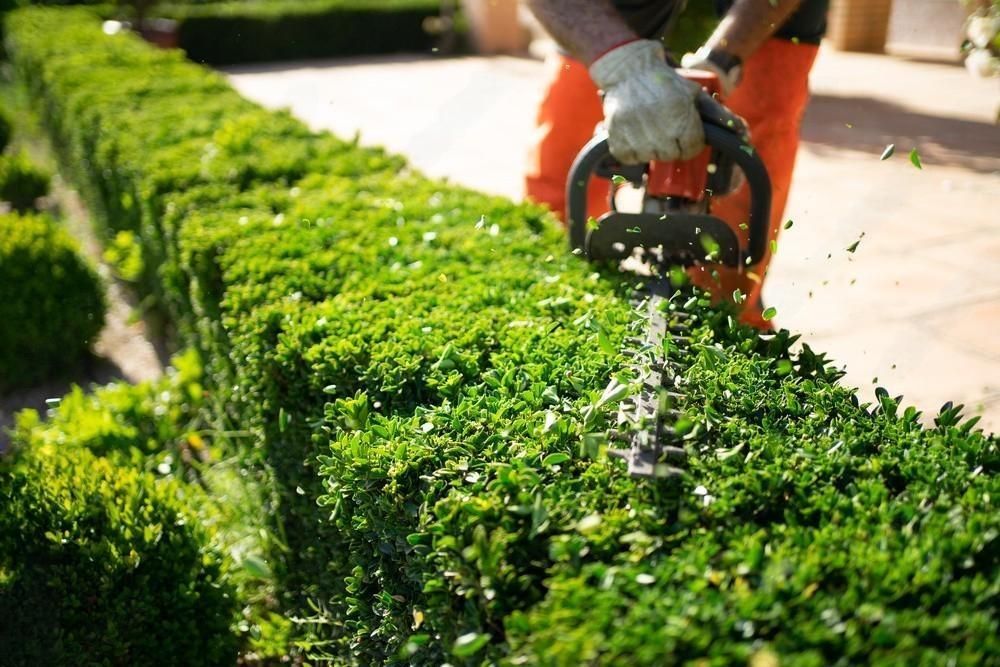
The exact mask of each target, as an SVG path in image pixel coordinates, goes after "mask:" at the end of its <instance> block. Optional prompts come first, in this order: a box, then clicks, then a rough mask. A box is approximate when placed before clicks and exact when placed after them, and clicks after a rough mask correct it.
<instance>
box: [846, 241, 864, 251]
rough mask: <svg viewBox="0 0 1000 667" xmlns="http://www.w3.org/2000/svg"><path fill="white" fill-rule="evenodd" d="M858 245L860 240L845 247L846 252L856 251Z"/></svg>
mask: <svg viewBox="0 0 1000 667" xmlns="http://www.w3.org/2000/svg"><path fill="white" fill-rule="evenodd" d="M860 243H861V239H858V240H857V241H855V242H854V243H852V244H851V245H849V246H847V252H854V251H855V250H857V249H858V244H860Z"/></svg>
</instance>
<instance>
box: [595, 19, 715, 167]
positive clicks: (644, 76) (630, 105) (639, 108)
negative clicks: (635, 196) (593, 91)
mask: <svg viewBox="0 0 1000 667" xmlns="http://www.w3.org/2000/svg"><path fill="white" fill-rule="evenodd" d="M590 78H591V79H593V80H594V83H596V84H597V87H598V88H600V89H601V90H603V91H604V122H605V125H606V127H607V131H608V148H610V150H611V154H612V155H614V156H615V157H616V158H617V159H618V160H620V161H621V162H622V163H623V164H639V163H642V162H650V161H652V160H660V161H664V162H668V161H671V160H688V159H690V158H693V157H694V156H696V155H697V154H698V153H700V152H701V150H702V149H703V148H704V147H705V132H704V129H703V128H702V125H701V118H700V117H699V116H698V111H697V109H696V108H695V104H694V100H695V98H696V97H697V95H698V92H699V91H700V90H701V87H700V86H698V84H696V83H694V82H691V81H687V80H686V79H684V78H682V77H681V76H680V75H679V74H677V72H675V71H674V69H673V68H672V67H670V66H669V65H668V64H667V62H666V58H665V55H664V53H663V47H662V46H661V45H660V43H659V42H656V41H653V40H651V39H640V40H637V41H634V42H629V43H628V44H625V45H623V46H619V47H617V48H615V49H612V50H611V51H608V52H607V53H605V54H604V55H603V56H601V57H600V58H598V59H597V60H596V61H594V64H593V65H591V66H590Z"/></svg>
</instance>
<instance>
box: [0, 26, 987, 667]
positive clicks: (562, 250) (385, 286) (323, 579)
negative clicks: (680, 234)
mask: <svg viewBox="0 0 1000 667" xmlns="http://www.w3.org/2000/svg"><path fill="white" fill-rule="evenodd" d="M8 41H9V50H10V53H11V54H12V55H13V58H14V62H15V66H16V69H17V71H18V73H19V75H20V76H21V77H22V79H23V80H24V81H25V82H26V83H27V84H28V85H29V87H30V88H31V91H32V94H33V96H34V99H35V100H36V102H37V104H38V106H39V108H40V109H41V110H42V112H43V115H44V117H45V121H46V125H47V127H48V129H49V131H50V133H51V136H52V139H53V144H54V145H55V146H56V147H57V148H58V149H59V150H60V152H61V158H62V162H63V165H64V168H65V171H66V173H67V174H68V175H70V176H71V177H72V178H73V180H74V181H75V182H76V183H77V184H78V186H79V187H80V189H81V190H82V192H83V193H84V194H85V196H86V198H87V200H88V203H89V205H90V206H91V208H92V210H93V212H94V213H95V214H96V215H98V216H99V217H100V219H101V220H102V224H103V225H104V227H105V228H106V229H107V230H109V231H116V230H122V229H127V230H132V231H135V232H137V233H138V234H139V236H140V238H141V239H142V244H143V250H144V255H145V261H146V264H145V266H146V280H145V284H146V286H147V289H149V290H150V292H151V293H153V294H155V295H156V296H157V297H158V298H159V300H160V303H161V305H162V307H163V308H164V309H165V310H166V311H167V312H168V313H169V315H170V316H171V318H172V320H173V321H174V322H175V324H176V327H177V331H178V339H179V341H180V342H182V343H183V344H184V345H188V346H191V347H193V348H195V349H197V350H198V352H199V354H200V355H201V357H202V358H203V359H204V361H205V366H206V374H207V375H206V384H207V386H208V388H209V393H210V398H209V401H210V402H212V404H213V406H214V407H213V411H212V412H213V415H214V418H215V419H216V420H217V421H218V422H219V424H220V426H223V427H225V426H233V425H238V426H239V428H241V429H249V430H252V431H253V432H254V433H255V434H256V435H257V443H258V444H257V450H256V451H257V453H258V455H259V458H260V462H261V466H263V467H266V468H268V469H270V470H271V471H273V475H274V479H275V482H276V484H277V487H278V489H277V491H278V497H279V498H280V511H279V512H278V513H277V514H276V516H275V521H276V527H277V531H278V532H279V533H280V534H281V535H282V536H283V538H284V542H285V547H286V548H284V549H275V551H274V553H273V554H271V566H272V568H273V569H274V570H275V571H276V573H277V574H278V576H279V579H280V585H281V595H282V596H283V597H282V603H283V605H284V608H285V610H286V612H287V613H288V614H290V615H294V616H296V617H298V618H300V619H311V620H310V621H309V622H306V623H304V624H303V630H304V631H306V632H307V633H308V634H310V635H311V637H312V638H313V639H314V640H316V641H314V643H313V644H312V648H311V649H310V652H312V653H323V652H326V653H329V654H331V655H332V656H334V657H335V659H336V661H337V662H338V663H339V664H352V663H353V664H377V663H393V662H400V663H407V664H410V663H415V664H441V662H443V661H452V662H453V663H458V664H461V663H464V662H468V663H469V664H478V663H479V662H482V661H484V660H486V661H509V662H510V664H560V665H561V664H565V665H576V664H581V663H587V662H599V663H612V664H618V663H621V662H624V661H626V660H627V661H629V662H632V663H635V664H650V665H658V664H665V663H669V662H682V661H686V660H694V659H699V658H708V659H714V660H717V661H720V662H734V661H743V662H745V661H747V660H765V661H767V663H766V664H772V663H773V661H774V660H775V659H778V658H780V660H781V661H782V662H787V663H788V664H831V663H837V662H838V661H841V662H844V663H856V662H878V663H880V664H885V663H895V664H912V663H919V662H922V661H924V662H944V661H947V660H953V661H957V662H959V663H966V664H973V663H976V662H982V661H983V660H984V659H986V656H989V655H995V654H996V653H997V651H1000V645H998V640H997V636H998V629H1000V628H998V622H997V614H996V611H997V609H996V601H997V599H998V593H1000V578H998V577H997V565H998V550H997V537H998V535H1000V512H997V507H996V499H997V498H998V497H1000V485H998V483H997V477H996V472H997V470H996V468H997V466H998V461H1000V458H998V456H997V447H998V443H997V440H996V439H995V438H989V437H986V436H985V435H983V434H982V433H981V432H977V431H975V430H974V426H975V423H974V421H962V419H961V417H960V416H959V414H958V413H959V410H957V409H951V408H949V409H945V410H944V411H942V413H941V414H940V415H939V416H938V418H937V423H936V426H935V428H932V429H925V428H923V427H922V426H921V425H920V423H919V421H918V414H917V413H916V411H915V410H913V409H912V408H907V409H905V410H904V409H902V408H901V406H900V405H899V400H898V399H894V398H891V397H890V396H889V395H888V394H887V393H885V392H880V394H879V395H880V400H879V403H878V405H875V406H867V405H859V402H858V399H857V397H856V394H855V392H854V391H852V390H850V389H847V388H844V387H841V386H839V385H838V384H837V380H838V378H839V375H840V374H839V373H838V372H837V371H836V370H834V369H833V368H831V367H830V366H829V365H828V364H827V362H826V360H825V359H823V358H822V357H821V356H817V355H816V354H814V353H813V352H812V351H811V350H810V349H809V348H808V346H800V348H799V347H797V348H796V349H797V350H798V351H796V352H792V351H791V350H792V345H793V343H794V342H795V340H794V338H792V337H790V336H789V335H788V334H787V333H782V334H779V335H776V336H771V337H760V336H758V335H757V334H756V333H755V332H753V331H751V330H749V329H745V328H742V327H739V326H738V325H735V324H734V323H733V321H732V319H731V318H730V317H729V315H728V314H727V313H726V312H725V311H720V310H715V309H711V308H710V307H709V306H708V303H707V301H706V300H704V299H702V298H700V297H698V296H690V295H685V296H684V297H683V298H682V299H680V300H678V301H677V303H675V304H673V306H672V308H673V309H674V310H675V311H680V312H682V313H683V315H684V317H685V318H693V320H692V327H693V328H692V330H691V334H690V341H689V342H688V343H687V344H685V345H683V346H680V347H677V348H675V349H673V351H672V352H671V354H672V355H674V357H675V359H676V361H677V362H678V364H679V366H680V367H681V368H682V370H683V372H682V380H681V384H680V385H679V389H680V390H681V393H682V394H683V396H684V397H683V399H681V400H680V401H679V403H678V405H677V407H678V408H679V409H681V410H682V411H683V414H684V417H683V420H682V421H683V428H682V427H681V424H680V423H679V424H678V425H677V428H678V429H679V430H682V431H683V432H684V433H686V436H685V438H686V441H687V443H688V448H689V451H690V453H691V461H690V463H689V466H688V475H687V476H686V477H685V478H684V479H683V480H681V481H679V482H676V483H668V482H659V483H651V482H649V481H634V480H631V479H629V478H628V477H627V476H626V474H625V471H624V465H623V464H622V463H621V462H616V461H612V460H609V459H608V458H607V457H606V456H604V455H602V454H601V453H600V451H599V450H598V451H595V450H594V449H593V448H591V447H583V446H582V444H583V443H585V442H586V443H593V442H594V440H595V439H594V438H584V436H585V435H586V434H589V433H601V432H603V431H605V430H606V429H607V427H608V419H609V418H613V416H614V413H615V405H614V404H615V400H613V396H611V395H610V394H612V393H614V392H613V391H610V392H609V391H608V389H609V388H611V389H613V388H614V384H613V383H614V382H616V381H618V380H620V381H621V382H624V383H627V382H629V380H630V377H629V374H628V371H627V366H628V364H627V359H626V358H625V356H624V355H623V354H622V353H621V352H620V350H621V349H622V343H623V340H624V339H625V338H626V336H627V335H628V334H629V333H630V332H632V331H634V330H635V329H636V328H637V327H639V326H641V324H642V316H641V315H640V314H639V313H638V312H636V311H634V310H633V308H632V307H631V306H630V305H629V302H628V300H627V297H628V296H629V295H630V294H631V292H632V289H633V287H634V285H633V284H632V280H631V279H629V278H626V277H624V276H621V275H618V274H616V273H614V272H611V271H604V270H595V268H594V267H592V266H589V265H587V264H586V263H585V262H583V261H581V260H580V259H578V258H576V257H573V256H572V255H570V254H569V253H568V252H567V251H566V247H565V239H564V238H563V236H562V233H561V231H560V230H559V229H558V228H557V227H556V225H555V222H554V219H553V218H551V217H549V216H548V215H547V214H545V213H544V212H543V211H541V210H539V209H536V208H533V207H530V206H521V205H515V204H512V203H510V202H508V201H505V200H502V199H498V198H493V197H487V196H484V195H481V194H478V193H475V192H471V191H468V190H465V189H462V188H459V187H456V186H453V185H450V184H447V183H444V182H441V181H434V180H430V179H427V178H425V177H423V176H422V175H420V174H418V173H416V172H414V171H413V170H412V169H410V168H409V167H407V166H406V164H405V162H404V161H403V160H402V159H400V158H398V157H395V156H391V155H387V154H385V153H384V152H382V151H379V150H376V149H369V148H362V147H359V146H357V145H355V144H353V143H351V142H344V141H341V140H339V139H336V138H334V137H332V136H330V135H326V134H315V133H311V132H310V131H308V130H307V129H306V128H305V127H304V126H303V125H302V124H300V123H299V122H298V121H296V120H294V119H292V118H291V117H289V116H288V115H286V114H283V113H275V112H268V111H264V110H262V109H260V108H259V107H257V106H255V105H253V104H251V103H249V102H247V101H245V100H243V99H241V98H240V97H239V96H238V95H236V94H235V93H234V92H233V91H232V89H231V88H230V87H229V86H228V84H227V83H226V82H225V80H224V79H223V78H221V77H220V76H218V75H217V74H214V73H212V72H209V71H207V70H204V69H202V68H199V67H197V66H194V65H192V64H191V63H189V62H186V61H184V60H183V59H182V58H181V57H180V56H179V55H177V54H175V53H165V52H159V51H155V50H154V49H152V48H150V47H148V46H146V45H144V44H142V43H140V42H139V41H138V40H137V39H135V38H133V37H131V36H127V35H117V36H113V37H109V36H106V35H103V34H102V33H101V31H100V27H99V24H98V22H97V21H96V20H95V19H94V17H93V16H92V15H90V14H88V13H87V12H86V11H81V10H51V9H33V10H27V11H20V12H17V13H16V14H15V15H14V16H13V18H12V20H11V22H10V25H9V39H8ZM671 317H673V315H671ZM318 641H322V642H323V643H317V642H318ZM762 664H765V663H762Z"/></svg>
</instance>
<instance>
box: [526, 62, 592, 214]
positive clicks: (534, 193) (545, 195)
mask: <svg viewBox="0 0 1000 667" xmlns="http://www.w3.org/2000/svg"><path fill="white" fill-rule="evenodd" d="M547 65H548V67H549V73H548V74H549V81H548V84H547V86H546V89H545V95H544V97H543V98H542V103H541V106H540V107H539V109H538V117H537V121H536V129H535V136H534V137H533V140H532V146H531V150H530V152H529V155H528V166H527V172H526V174H525V194H526V195H527V197H528V199H531V200H532V201H535V202H538V203H540V204H546V205H548V207H549V208H550V209H552V211H554V212H555V213H556V215H558V216H559V218H560V219H562V220H565V218H566V178H567V176H568V175H569V170H570V167H572V166H573V160H574V159H575V158H576V155H577V153H579V152H580V149H581V148H583V146H584V145H585V144H586V143H587V142H588V141H590V138H591V137H593V136H594V128H596V127H597V124H598V123H600V122H601V120H602V119H603V118H604V112H603V110H602V109H601V100H600V96H599V95H598V92H597V87H596V86H594V83H593V81H591V80H590V75H589V74H588V73H587V68H586V67H585V66H584V65H583V63H581V62H579V61H577V60H573V59H572V58H567V57H565V56H555V57H553V58H551V59H550V60H549V62H548V63H547ZM608 194H609V186H608V184H607V182H601V181H597V180H596V179H595V180H594V181H593V182H592V183H591V185H590V188H589V190H588V193H587V202H588V205H587V210H588V211H590V212H591V214H592V215H594V214H600V213H604V212H606V211H607V210H608Z"/></svg>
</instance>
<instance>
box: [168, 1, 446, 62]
mask: <svg viewBox="0 0 1000 667" xmlns="http://www.w3.org/2000/svg"><path fill="white" fill-rule="evenodd" d="M440 11H441V3H440V1H439V0H282V1H281V2H249V3H248V2H226V3H213V4H207V5H186V6H185V5H180V6H174V7H164V8H163V9H162V10H159V11H157V14H160V15H164V16H167V17H170V18H173V19H175V20H177V21H179V26H178V45H179V46H180V48H181V49H183V50H184V51H185V53H187V55H188V57H189V58H191V59H192V60H194V61H196V62H204V63H209V64H213V65H221V64H232V63H252V62H268V61H275V60H293V59H302V58H332V57H336V56H358V55H371V54H382V53H405V52H414V53H427V52H430V50H431V49H432V48H433V47H434V45H435V42H436V41H437V40H438V39H439V36H438V35H434V34H431V33H430V32H429V31H428V24H427V21H428V19H431V18H434V17H437V16H438V15H439V14H440Z"/></svg>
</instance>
